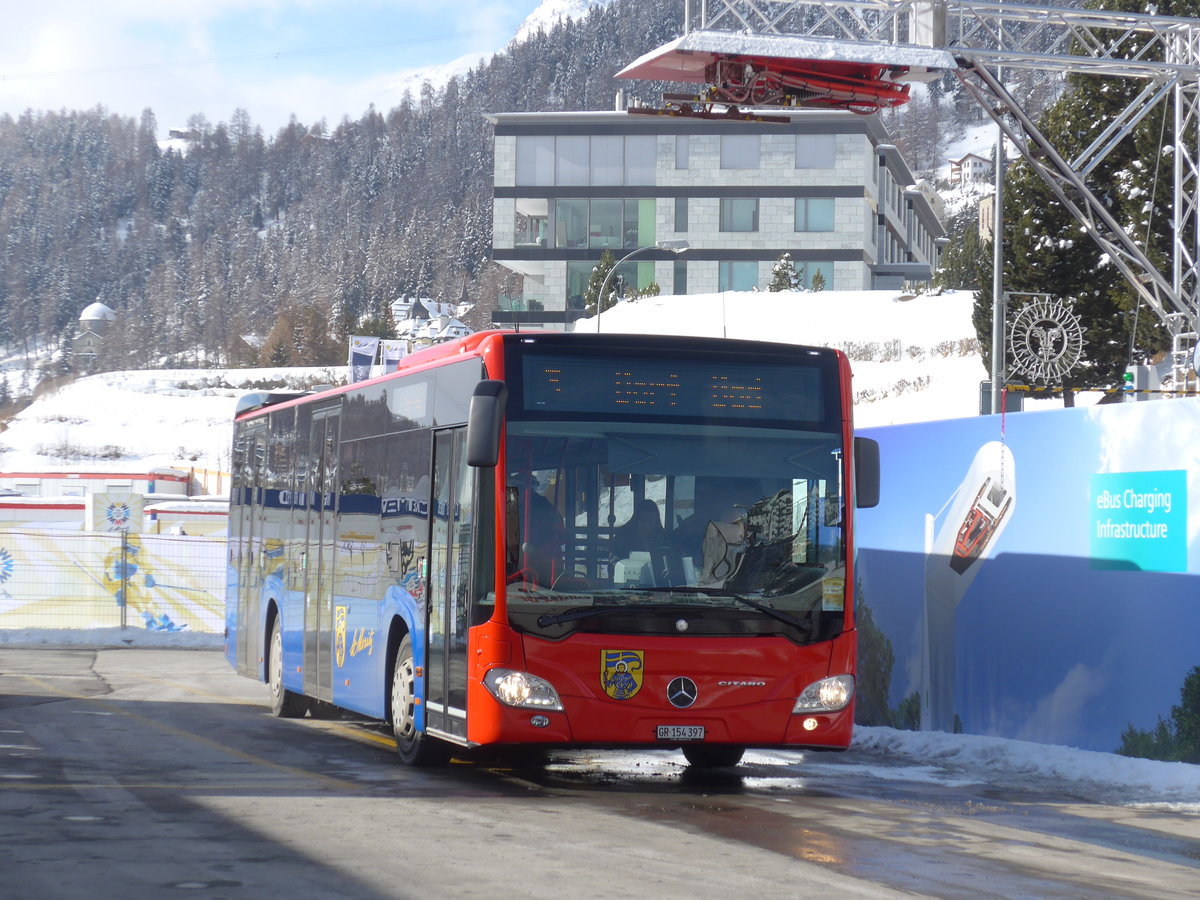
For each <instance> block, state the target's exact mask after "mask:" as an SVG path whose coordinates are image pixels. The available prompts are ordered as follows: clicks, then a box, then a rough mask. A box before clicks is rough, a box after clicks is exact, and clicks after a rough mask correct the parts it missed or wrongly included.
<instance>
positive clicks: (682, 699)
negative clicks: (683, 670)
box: [667, 676, 699, 709]
mask: <svg viewBox="0 0 1200 900" xmlns="http://www.w3.org/2000/svg"><path fill="white" fill-rule="evenodd" d="M698 695H699V691H697V690H696V682H694V681H692V679H690V678H684V677H682V676H680V677H679V678H672V679H671V683H670V684H668V685H667V699H668V700H670V701H671V705H672V706H675V707H678V708H679V709H687V708H688V707H689V706H691V705H692V704H693V703H695V702H696V697H697V696H698Z"/></svg>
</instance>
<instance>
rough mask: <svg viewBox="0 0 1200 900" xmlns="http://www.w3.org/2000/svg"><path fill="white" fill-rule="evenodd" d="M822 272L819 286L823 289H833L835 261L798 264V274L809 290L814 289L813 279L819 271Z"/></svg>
mask: <svg viewBox="0 0 1200 900" xmlns="http://www.w3.org/2000/svg"><path fill="white" fill-rule="evenodd" d="M818 272H819V273H820V276H821V277H820V278H819V279H818V286H819V287H820V288H821V290H823V291H832V290H833V289H834V288H833V263H831V262H812V261H809V262H804V263H797V264H796V274H797V275H799V276H800V283H801V284H803V285H804V286H805V287H806V288H808V289H809V290H812V286H813V279H814V278H817V273H818Z"/></svg>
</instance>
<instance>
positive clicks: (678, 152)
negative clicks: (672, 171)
mask: <svg viewBox="0 0 1200 900" xmlns="http://www.w3.org/2000/svg"><path fill="white" fill-rule="evenodd" d="M689 137H690V135H686V134H677V135H675V168H677V169H686V168H687V167H688V153H689V152H691V141H690V140H689Z"/></svg>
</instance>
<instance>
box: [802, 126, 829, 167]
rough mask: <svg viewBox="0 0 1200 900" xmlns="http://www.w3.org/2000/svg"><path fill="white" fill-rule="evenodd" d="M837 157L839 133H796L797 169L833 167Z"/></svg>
mask: <svg viewBox="0 0 1200 900" xmlns="http://www.w3.org/2000/svg"><path fill="white" fill-rule="evenodd" d="M836 159H837V135H833V134H798V135H796V168H797V169H832V168H834V166H835V161H836Z"/></svg>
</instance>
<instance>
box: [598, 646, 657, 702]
mask: <svg viewBox="0 0 1200 900" xmlns="http://www.w3.org/2000/svg"><path fill="white" fill-rule="evenodd" d="M645 656H646V654H645V651H643V650H601V651H600V683H601V684H602V685H604V693H606V694H608V696H610V697H612V698H613V699H614V700H628V699H629V698H630V697H632V696H634V695H635V694H636V693H637V692H638V691H640V690H641V689H642V669H643V667H644V666H645Z"/></svg>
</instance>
